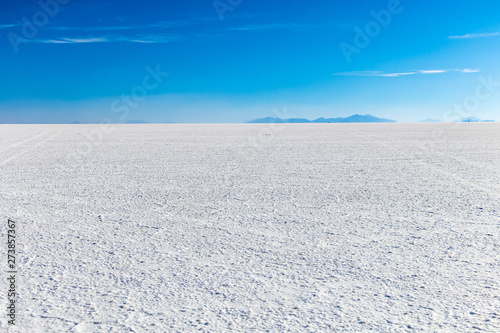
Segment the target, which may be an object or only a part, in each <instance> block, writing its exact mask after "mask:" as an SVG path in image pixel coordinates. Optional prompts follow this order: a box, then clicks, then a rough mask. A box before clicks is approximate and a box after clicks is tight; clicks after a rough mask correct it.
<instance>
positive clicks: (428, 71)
mask: <svg viewBox="0 0 500 333" xmlns="http://www.w3.org/2000/svg"><path fill="white" fill-rule="evenodd" d="M450 72H460V73H477V72H480V70H479V69H471V68H464V69H423V70H414V71H410V72H396V73H386V72H381V71H355V72H343V73H334V74H332V75H334V76H379V77H400V76H407V75H418V74H422V75H428V74H443V73H450Z"/></svg>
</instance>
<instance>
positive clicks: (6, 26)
mask: <svg viewBox="0 0 500 333" xmlns="http://www.w3.org/2000/svg"><path fill="white" fill-rule="evenodd" d="M20 25H21V24H0V29H8V28H13V27H19V26H20Z"/></svg>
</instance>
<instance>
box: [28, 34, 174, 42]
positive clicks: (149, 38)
mask: <svg viewBox="0 0 500 333" xmlns="http://www.w3.org/2000/svg"><path fill="white" fill-rule="evenodd" d="M178 39H179V37H178V36H167V35H135V36H120V35H110V36H103V37H78V38H69V37H62V38H52V39H39V40H34V42H38V43H44V44H80V43H114V42H128V43H143V44H154V43H169V42H172V41H175V40H178Z"/></svg>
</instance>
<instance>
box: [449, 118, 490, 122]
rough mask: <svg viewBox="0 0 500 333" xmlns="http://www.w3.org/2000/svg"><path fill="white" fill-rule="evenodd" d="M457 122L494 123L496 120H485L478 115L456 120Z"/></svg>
mask: <svg viewBox="0 0 500 333" xmlns="http://www.w3.org/2000/svg"><path fill="white" fill-rule="evenodd" d="M455 122H456V123H492V122H495V121H494V120H483V119H479V118H476V117H465V118H462V119H459V120H455Z"/></svg>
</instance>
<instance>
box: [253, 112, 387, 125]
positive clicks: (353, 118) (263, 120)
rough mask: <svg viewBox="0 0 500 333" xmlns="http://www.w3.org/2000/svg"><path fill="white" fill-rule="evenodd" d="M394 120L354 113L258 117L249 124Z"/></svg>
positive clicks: (383, 121) (379, 121)
mask: <svg viewBox="0 0 500 333" xmlns="http://www.w3.org/2000/svg"><path fill="white" fill-rule="evenodd" d="M395 122H396V121H395V120H392V119H385V118H377V117H374V116H372V115H369V114H365V115H359V114H355V115H353V116H350V117H347V118H323V117H321V118H318V119H315V120H309V119H304V118H290V119H281V118H272V117H266V118H258V119H254V120H251V121H249V123H251V124H266V123H395Z"/></svg>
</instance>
